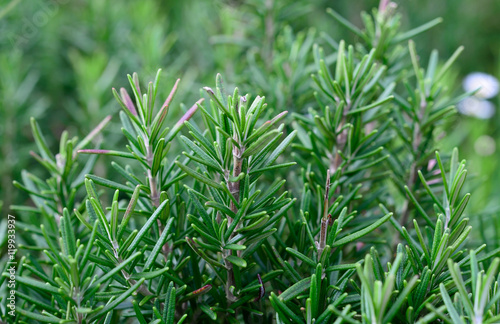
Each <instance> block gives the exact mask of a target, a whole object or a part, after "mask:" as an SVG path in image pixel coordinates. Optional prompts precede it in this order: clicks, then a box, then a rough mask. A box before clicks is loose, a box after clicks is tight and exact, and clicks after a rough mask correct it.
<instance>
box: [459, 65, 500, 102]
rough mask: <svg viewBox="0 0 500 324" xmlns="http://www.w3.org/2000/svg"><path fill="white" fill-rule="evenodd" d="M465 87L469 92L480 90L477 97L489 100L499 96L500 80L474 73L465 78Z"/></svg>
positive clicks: (484, 74)
mask: <svg viewBox="0 0 500 324" xmlns="http://www.w3.org/2000/svg"><path fill="white" fill-rule="evenodd" d="M463 87H464V90H465V91H467V92H469V91H474V90H477V89H479V91H478V92H476V94H475V96H476V97H479V98H483V99H489V98H493V97H494V96H496V95H497V94H498V90H499V89H500V84H499V82H498V79H497V78H495V77H494V76H492V75H490V74H486V73H482V72H474V73H470V74H469V75H467V76H466V77H465V79H464V81H463Z"/></svg>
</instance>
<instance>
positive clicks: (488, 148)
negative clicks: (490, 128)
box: [474, 135, 496, 156]
mask: <svg viewBox="0 0 500 324" xmlns="http://www.w3.org/2000/svg"><path fill="white" fill-rule="evenodd" d="M495 149H496V143H495V140H494V139H493V137H491V136H488V135H483V136H480V137H479V138H478V139H477V140H476V142H475V143H474V150H475V151H476V153H477V154H479V155H481V156H489V155H492V154H493V153H495Z"/></svg>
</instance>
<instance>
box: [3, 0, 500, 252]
mask: <svg viewBox="0 0 500 324" xmlns="http://www.w3.org/2000/svg"><path fill="white" fill-rule="evenodd" d="M397 4H398V11H399V12H400V13H401V14H402V20H401V23H402V25H403V28H406V29H409V28H413V27H417V26H418V25H420V24H422V23H425V22H427V21H429V20H431V19H434V18H436V17H442V18H443V22H442V23H441V24H440V25H438V26H437V27H434V28H433V29H432V30H430V31H429V32H427V33H425V34H422V35H420V36H418V37H416V38H415V41H416V43H417V48H418V50H419V53H422V55H423V56H425V57H427V56H428V55H429V54H430V52H431V50H432V49H437V50H439V53H440V57H448V56H450V55H451V54H452V53H453V52H454V51H455V49H456V48H457V47H458V46H460V45H464V46H465V51H464V52H463V54H462V55H461V57H460V58H459V60H458V62H457V64H455V65H454V67H453V69H454V71H453V73H452V75H453V80H452V82H451V84H453V86H454V87H455V89H456V91H457V92H460V91H463V89H462V82H463V80H464V78H465V77H466V76H467V75H468V74H470V73H473V72H484V73H487V74H490V75H492V76H494V77H496V78H498V77H500V59H499V54H500V19H499V18H498V16H499V13H500V1H499V0H477V1H466V0H438V1H436V0H432V1H431V0H420V1H416V0H411V1H398V2H397ZM377 6H378V1H372V0H370V1H368V0H362V1H348V0H335V1H333V0H329V1H326V0H293V1H291V0H248V1H243V0H182V1H180V0H171V1H160V0H143V1H131V0H130V1H128V0H124V1H120V2H116V1H111V0H86V1H83V0H76V1H69V0H29V1H28V0H2V1H1V2H0V180H1V181H0V200H1V203H0V209H1V212H2V215H7V213H8V212H9V206H10V205H11V204H22V203H25V201H26V200H27V197H26V196H25V195H24V194H22V193H21V192H20V191H18V190H17V189H14V188H13V186H12V180H13V179H18V178H19V177H20V172H21V170H22V169H29V170H30V171H31V172H34V173H37V172H41V170H39V167H38V166H37V164H36V163H35V161H34V159H32V158H31V157H30V155H29V151H30V150H32V149H33V147H34V143H33V141H32V136H31V131H30V127H29V120H30V117H31V116H34V117H35V118H36V119H37V120H38V122H39V123H40V124H41V125H43V127H44V132H45V134H46V138H47V140H48V141H49V142H50V143H51V145H52V146H53V148H54V150H55V148H56V147H57V145H58V143H57V139H58V138H59V135H60V134H61V132H62V130H63V129H68V130H69V132H70V134H71V135H75V136H79V137H82V136H84V135H85V134H86V133H88V132H89V131H90V130H91V129H92V128H93V127H94V126H95V125H97V123H98V122H99V121H100V120H102V119H103V118H104V117H105V116H107V115H110V114H111V115H116V114H117V112H118V110H119V107H118V105H117V104H116V103H115V101H114V98H113V96H112V93H111V87H116V88H119V87H122V86H126V84H127V78H126V74H127V73H132V72H138V73H139V75H140V76H141V79H142V80H150V79H152V78H154V75H155V74H156V70H157V69H158V68H162V69H163V71H164V72H163V74H162V85H163V89H165V93H166V92H167V91H168V90H169V89H170V88H171V86H172V85H173V83H174V82H175V80H176V79H177V78H181V79H182V81H181V86H180V89H179V90H180V91H179V93H178V95H177V97H176V103H177V104H180V103H186V105H191V104H192V103H193V102H194V101H195V100H196V99H197V98H198V97H199V90H200V88H201V87H202V86H205V85H213V83H214V77H215V73H217V72H220V73H222V75H223V76H224V79H225V80H226V82H227V83H228V84H230V85H234V84H238V85H240V86H241V88H242V90H243V91H251V92H253V93H256V92H258V93H259V94H264V95H266V97H267V99H268V102H270V103H271V104H272V105H276V106H280V108H279V109H280V110H285V109H286V110H291V111H298V110H303V109H304V110H305V109H307V106H308V104H309V102H311V96H310V91H309V88H308V86H309V82H310V80H309V76H308V70H307V64H308V63H310V62H312V55H311V53H310V51H299V52H298V54H297V55H298V56H302V59H301V60H299V61H300V62H302V63H304V64H305V66H304V67H302V68H300V69H299V68H297V67H296V66H293V65H292V66H289V65H287V64H288V63H289V62H290V61H291V60H289V57H290V53H292V52H293V51H294V50H297V49H296V48H295V49H294V46H296V45H294V44H296V42H295V43H294V42H293V41H294V40H297V39H302V40H303V43H304V44H306V45H307V44H308V43H309V45H310V43H312V42H318V43H320V44H327V43H328V41H327V40H328V39H335V40H339V39H345V40H346V41H347V42H348V43H353V42H355V41H356V39H355V37H354V36H353V35H352V34H351V33H350V32H349V31H348V30H346V29H345V28H343V27H342V26H340V25H339V24H338V23H336V21H334V19H333V18H332V17H330V16H329V15H327V14H326V8H328V7H331V8H333V9H335V10H336V11H338V12H339V13H341V14H342V15H343V16H344V17H346V18H347V19H349V20H350V21H352V22H353V23H354V24H356V25H358V26H362V24H361V18H360V12H361V11H368V12H369V11H371V9H372V8H374V7H377ZM262 35H265V36H264V37H263V36H262ZM303 48H306V47H303ZM290 71H291V72H290ZM295 72H297V73H295ZM165 93H163V94H162V95H163V96H164V95H165ZM488 101H489V102H490V106H491V105H493V107H494V110H493V114H490V115H488V116H486V117H484V116H483V117H482V118H478V117H475V115H480V114H476V113H474V111H472V112H471V113H469V114H457V116H456V117H454V119H453V121H452V122H451V123H450V125H449V127H448V131H447V135H446V137H445V138H444V139H443V141H442V143H441V147H442V148H443V149H444V150H448V151H449V150H450V149H451V148H452V147H455V146H458V147H459V148H460V153H461V154H460V155H461V156H463V157H466V158H467V160H468V161H469V170H470V172H471V174H472V177H470V178H469V179H471V180H470V181H469V188H468V189H469V190H472V192H473V195H472V197H473V198H472V200H471V204H470V207H469V213H470V214H471V215H472V216H471V217H473V221H475V222H478V223H479V224H480V225H481V226H479V227H476V228H478V229H479V230H478V233H476V234H477V235H476V237H477V238H478V239H480V240H487V241H488V242H490V243H492V244H493V246H492V247H495V246H499V244H500V234H499V232H500V217H499V216H498V214H499V206H500V202H499V198H500V185H499V184H500V173H499V172H498V170H499V163H498V161H499V158H500V147H499V145H500V129H499V125H500V114H499V113H498V109H499V104H500V102H499V97H498V94H497V95H495V96H494V97H492V98H490V99H488ZM476 108H477V109H481V108H480V107H472V108H469V110H470V109H476ZM469 112H470V111H469ZM171 116H173V117H172V118H175V113H173V115H171ZM105 132H106V138H107V143H106V144H107V146H108V147H111V146H112V145H114V144H116V143H113V141H115V142H118V141H119V140H120V139H121V136H120V130H119V126H118V118H117V116H115V118H114V123H113V122H112V123H111V125H110V126H108V127H107V129H106V131H105ZM107 165H109V163H108V162H107V161H106V160H105V159H104V160H100V163H99V164H98V166H97V167H98V168H99V170H98V172H100V173H106V172H107V171H108V170H107ZM492 224H495V226H491V225H492Z"/></svg>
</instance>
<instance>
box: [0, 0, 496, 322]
mask: <svg viewBox="0 0 500 324" xmlns="http://www.w3.org/2000/svg"><path fill="white" fill-rule="evenodd" d="M278 7H279V6H278ZM278 7H277V8H278ZM279 8H281V7H279ZM290 8H291V9H290ZM290 8H288V9H289V10H291V13H290V15H291V17H300V13H299V12H294V10H292V9H293V8H299V9H300V10H306V9H307V6H305V7H304V6H300V5H297V6H291V7H290ZM283 10H285V9H283ZM285 11H286V10H285ZM286 12H288V11H286ZM262 13H264V14H260V13H259V14H258V15H257V16H258V19H257V20H256V23H257V25H258V26H259V28H261V29H263V30H265V31H266V30H267V31H268V32H269V34H267V35H266V37H267V38H266V39H265V42H264V44H256V46H257V48H256V49H253V51H252V52H251V53H248V55H247V57H248V58H249V62H250V67H249V69H250V70H251V73H250V76H249V74H243V73H242V74H241V75H238V76H235V80H237V81H241V85H243V87H244V88H245V91H250V92H254V94H253V95H250V94H246V93H242V92H240V90H239V88H237V87H233V86H228V84H225V83H223V80H222V77H221V75H220V74H216V79H215V86H214V87H203V88H202V89H201V92H200V97H199V100H197V101H196V99H195V100H193V101H192V102H194V104H192V105H191V108H189V109H187V108H186V107H185V106H184V105H182V104H181V105H178V104H176V103H175V100H174V96H175V94H176V93H177V91H178V88H179V87H180V85H181V83H180V80H177V81H176V82H175V85H174V86H173V88H172V90H171V91H170V94H169V95H168V96H167V98H166V99H165V101H163V102H159V101H157V100H156V99H157V96H158V94H159V93H160V89H161V88H160V87H161V85H160V71H161V70H160V71H158V73H157V75H156V78H155V79H154V80H153V81H151V82H149V83H147V84H144V83H141V80H140V79H139V77H138V75H137V74H136V73H134V74H133V75H132V76H130V75H129V76H128V80H129V83H130V88H131V92H129V91H128V90H126V89H125V88H121V89H120V90H115V89H113V91H112V93H113V94H114V97H115V98H116V100H117V102H118V105H119V106H121V110H120V112H119V120H120V123H121V132H122V134H123V140H124V141H126V144H125V149H120V148H117V147H115V146H116V145H119V144H115V143H116V141H107V140H106V138H107V136H110V134H108V133H106V132H105V131H103V129H104V127H105V126H106V124H108V123H109V122H110V120H111V119H112V115H110V116H108V117H106V118H105V119H104V120H103V121H102V122H101V123H99V124H98V125H97V126H96V128H95V130H94V131H92V132H90V133H89V135H88V136H87V137H85V138H84V139H83V140H82V141H78V139H77V138H76V137H75V138H72V139H70V138H69V137H68V133H67V132H63V134H62V135H61V138H60V145H59V152H58V153H57V154H53V153H52V152H53V149H52V147H51V145H49V144H48V143H47V141H46V140H45V138H44V136H43V135H42V129H41V127H40V126H39V125H38V123H37V122H36V121H35V120H34V119H32V120H31V126H32V133H33V137H34V139H35V142H36V145H37V147H38V152H37V153H32V156H33V158H34V159H35V160H36V161H38V162H39V163H40V164H41V165H42V166H43V168H44V169H45V174H46V176H43V175H39V174H36V175H35V174H34V173H31V172H28V171H24V172H23V174H22V180H20V181H19V182H17V181H14V186H15V187H17V188H19V189H21V190H23V191H25V192H26V193H27V194H28V195H29V197H30V199H31V201H32V203H30V204H26V205H15V206H12V209H13V210H14V212H15V213H16V214H18V215H19V218H18V221H17V229H18V231H19V235H18V237H19V239H18V245H17V248H18V249H19V252H18V254H17V259H15V260H17V267H14V268H11V267H9V263H8V262H7V261H6V259H2V260H1V261H0V266H1V267H2V269H3V275H2V276H1V278H0V287H3V288H2V289H5V287H8V288H9V291H14V294H15V298H16V300H17V303H15V304H14V305H12V304H7V305H6V306H2V307H0V315H1V316H2V320H6V321H8V322H12V323H38V322H40V323H118V322H126V323H141V324H143V323H167V324H173V323H279V324H280V323H294V324H295V323H304V324H306V323H307V324H312V323H316V324H319V323H335V324H341V323H363V324H365V323H371V324H382V323H393V324H396V323H398V324H399V323H403V324H417V323H419V324H425V323H471V324H479V323H498V322H499V321H500V290H499V282H500V275H499V274H498V271H499V264H500V259H499V258H498V257H497V256H498V254H499V253H500V250H499V249H494V250H491V249H490V250H487V249H486V244H488V242H483V243H484V244H480V245H478V244H476V243H475V242H473V241H471V240H468V238H469V236H471V230H472V225H470V224H472V222H471V221H470V219H471V218H472V217H475V215H469V214H468V212H467V204H468V202H469V200H470V199H471V198H470V197H471V195H470V193H466V192H465V191H466V190H465V188H467V186H466V178H467V174H468V171H467V169H466V162H465V161H464V160H463V161H461V160H459V157H458V150H457V149H454V150H453V151H452V152H451V154H448V153H446V152H445V151H444V150H442V149H441V148H440V146H439V140H440V138H441V137H442V136H443V134H444V133H445V128H446V121H449V120H452V118H453V115H454V112H455V107H454V105H455V104H456V103H458V102H459V101H460V100H461V99H463V98H465V97H467V96H468V95H470V93H465V94H459V95H455V94H454V92H453V89H451V87H450V84H449V83H448V81H447V78H446V75H447V73H449V71H450V68H451V66H452V64H453V63H454V62H455V61H456V60H457V58H458V55H459V54H460V52H461V51H462V48H459V49H458V50H457V51H456V52H455V53H454V54H453V55H452V56H451V57H450V58H449V59H448V60H447V61H445V62H441V61H440V60H439V56H438V53H437V52H436V51H433V52H432V53H431V54H430V57H429V59H428V60H427V59H423V58H424V57H425V58H426V57H427V56H426V55H422V56H419V54H418V53H419V52H418V51H417V46H416V44H417V43H415V42H414V41H413V40H412V39H413V38H414V37H416V36H417V35H418V34H419V33H422V32H424V31H426V30H427V29H429V28H431V27H434V26H435V25H436V24H438V23H439V22H440V19H435V20H432V21H430V22H429V23H426V24H424V25H422V26H420V27H417V28H415V29H412V30H409V31H403V30H402V29H401V26H400V20H401V16H400V15H399V14H398V12H397V9H396V6H395V4H394V3H392V2H389V1H386V0H382V1H381V2H380V5H379V7H378V9H374V10H373V12H372V14H371V15H370V14H367V13H363V14H362V21H363V23H364V27H363V28H359V27H357V26H355V25H354V24H352V23H351V22H349V21H348V20H346V19H345V18H343V17H342V16H340V15H339V14H338V13H337V12H335V11H333V10H329V11H328V13H329V14H330V15H331V16H333V18H334V19H335V20H336V21H337V22H339V23H340V24H341V25H342V26H344V27H347V29H349V30H350V31H352V32H353V33H354V34H355V35H356V36H357V40H358V42H357V43H353V44H352V45H349V43H350V41H349V40H340V41H336V40H334V39H333V38H332V37H330V36H329V35H328V34H327V33H325V32H323V33H321V37H317V34H316V32H315V31H314V30H308V31H307V32H306V31H299V32H294V31H293V30H292V29H291V27H285V26H286V19H284V18H283V17H282V16H280V15H275V13H274V11H273V7H265V8H264V9H263V11H262ZM266 26H280V28H281V27H283V28H282V29H283V30H282V31H281V30H280V31H276V30H271V31H269V29H266ZM267 28H269V27H267ZM271 32H272V33H271ZM249 37H250V38H251V39H252V40H253V41H254V43H252V44H254V45H255V39H258V35H253V34H252V35H250V36H249ZM275 37H276V38H278V40H277V41H276V42H273V39H274V38H275ZM215 40H217V42H219V43H221V42H227V41H229V40H228V39H225V38H221V37H218V38H217V37H216V38H215ZM244 49H246V48H244ZM240 54H241V53H240ZM242 55H243V54H241V56H242ZM74 59H75V58H74ZM424 61H425V62H424ZM424 63H426V64H424ZM423 66H426V68H425V69H424V68H423ZM273 70H279V71H278V72H276V73H274V74H272V73H271V72H272V71H273ZM268 73H269V74H272V75H271V76H268V75H267V74H268ZM213 74H215V73H213ZM309 74H311V78H310V79H309V78H308V75H309ZM188 83H189V82H188ZM189 84H191V83H189ZM229 84H230V83H229ZM193 90H194V91H197V90H198V89H191V90H190V91H193ZM264 95H266V96H268V97H270V98H268V101H267V102H270V103H272V104H270V105H268V104H267V103H266V98H265V97H264ZM85 100H90V98H85ZM174 107H175V108H174ZM94 109H95V107H94ZM171 110H174V111H172V112H171ZM288 110H290V111H291V112H292V113H291V114H289V115H288ZM100 113H102V112H100ZM172 115H175V116H177V117H175V119H174V121H173V122H172V121H171V119H172V118H170V116H172ZM94 118H95V116H94ZM98 156H107V158H108V159H111V160H112V161H111V163H110V164H111V165H110V166H111V167H110V170H112V171H113V172H108V173H106V176H104V175H103V172H102V170H100V169H99V168H94V165H95V163H96V159H97V158H98ZM107 161H109V160H107ZM82 162H83V163H82ZM103 163H104V162H103ZM12 217H14V216H12ZM11 240H12V239H11ZM9 244H11V243H10V241H9ZM12 244H13V243H12ZM12 244H11V245H12ZM9 246H10V245H9ZM486 251H488V252H486ZM11 269H13V270H11ZM12 278H15V280H14V281H12V280H13V279H12ZM0 299H1V300H2V301H7V300H8V299H7V298H4V297H0Z"/></svg>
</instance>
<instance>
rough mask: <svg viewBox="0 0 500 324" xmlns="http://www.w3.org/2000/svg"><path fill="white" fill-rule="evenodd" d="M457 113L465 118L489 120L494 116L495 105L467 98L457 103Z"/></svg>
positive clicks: (474, 98)
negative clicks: (472, 117) (465, 116)
mask: <svg viewBox="0 0 500 324" xmlns="http://www.w3.org/2000/svg"><path fill="white" fill-rule="evenodd" d="M458 111H459V112H460V113H462V114H464V115H467V116H474V117H476V118H479V119H489V118H491V117H493V115H494V114H495V105H494V104H493V103H491V102H489V101H488V100H481V99H478V98H476V97H469V98H466V99H464V100H462V101H460V102H459V103H458Z"/></svg>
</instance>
